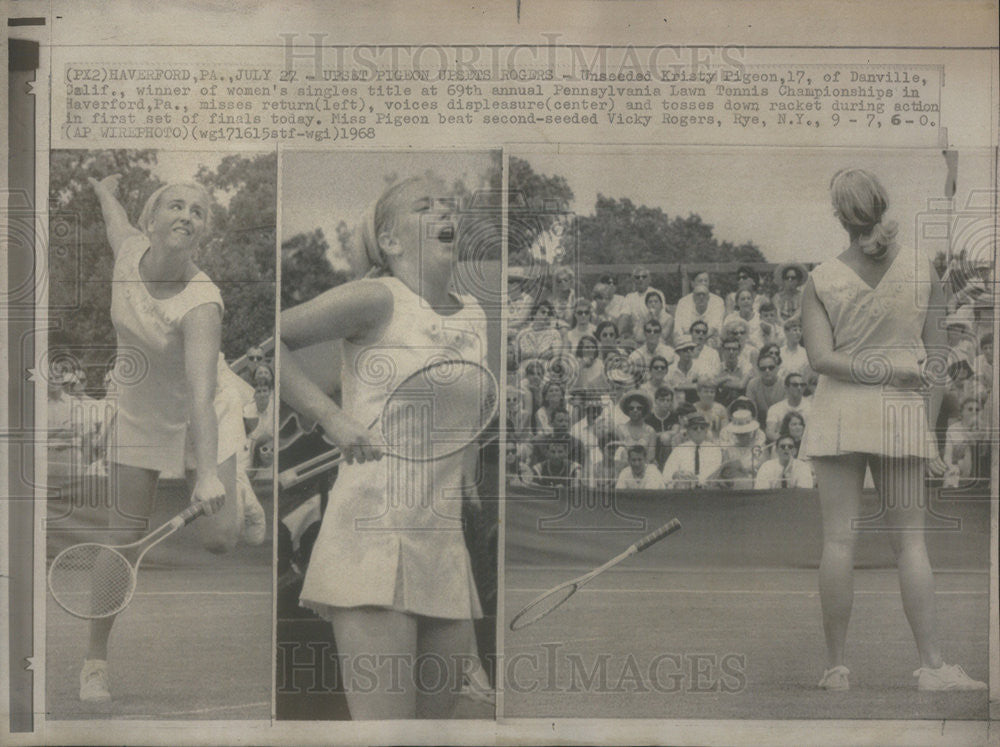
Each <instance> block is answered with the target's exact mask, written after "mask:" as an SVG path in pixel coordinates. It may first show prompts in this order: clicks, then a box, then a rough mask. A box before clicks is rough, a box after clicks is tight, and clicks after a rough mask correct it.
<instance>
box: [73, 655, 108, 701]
mask: <svg viewBox="0 0 1000 747" xmlns="http://www.w3.org/2000/svg"><path fill="white" fill-rule="evenodd" d="M80 700H82V701H83V702H84V703H107V702H109V701H110V700H111V691H110V690H109V689H108V663H107V662H106V661H104V660H103V659H84V660H83V669H82V670H81V671H80Z"/></svg>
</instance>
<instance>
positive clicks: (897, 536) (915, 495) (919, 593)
mask: <svg viewBox="0 0 1000 747" xmlns="http://www.w3.org/2000/svg"><path fill="white" fill-rule="evenodd" d="M872 477H873V478H874V480H875V485H876V486H877V487H878V489H879V493H880V494H881V496H882V504H883V508H884V510H885V513H884V518H885V525H886V530H887V531H888V533H889V541H890V543H891V545H892V551H893V553H894V554H895V556H896V565H897V567H898V568H899V590H900V592H901V594H902V597H903V611H904V612H905V613H906V619H907V621H908V622H909V623H910V628H911V629H912V630H913V637H914V638H915V639H916V642H917V652H918V654H919V655H920V666H921V667H928V668H930V669H937V668H938V667H940V666H941V664H942V663H943V662H942V660H941V651H940V649H939V648H938V642H937V628H936V608H935V603H934V575H933V572H932V571H931V564H930V560H929V559H928V557H927V545H926V543H925V542H924V520H925V511H926V507H927V493H926V490H927V489H926V487H925V485H924V464H923V462H922V460H919V459H889V458H879V457H876V458H874V459H872Z"/></svg>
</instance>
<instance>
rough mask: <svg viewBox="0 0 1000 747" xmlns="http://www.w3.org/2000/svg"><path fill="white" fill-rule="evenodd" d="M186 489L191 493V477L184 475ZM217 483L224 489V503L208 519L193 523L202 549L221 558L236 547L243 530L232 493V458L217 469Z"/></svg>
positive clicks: (233, 462) (235, 493)
mask: <svg viewBox="0 0 1000 747" xmlns="http://www.w3.org/2000/svg"><path fill="white" fill-rule="evenodd" d="M187 480H188V489H189V490H194V483H195V473H194V472H190V471H189V472H188V473H187ZM219 480H221V481H222V484H223V486H225V488H226V500H225V502H224V503H223V504H222V507H221V508H220V509H219V510H218V511H216V512H215V513H214V514H212V515H211V516H204V517H202V518H201V519H199V520H198V521H196V522H195V526H196V527H197V529H196V531H197V533H198V537H199V539H200V540H201V544H202V546H203V547H204V548H205V549H206V550H208V551H209V552H213V553H217V554H222V553H226V552H229V551H230V550H232V549H233V548H234V547H236V543H237V541H239V538H240V532H241V531H242V529H243V511H242V510H241V508H240V501H239V496H238V494H237V492H236V490H237V486H236V455H235V454H233V455H232V456H230V457H229V458H228V459H226V460H225V461H224V462H222V464H220V465H219Z"/></svg>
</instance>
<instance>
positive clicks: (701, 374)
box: [691, 319, 722, 382]
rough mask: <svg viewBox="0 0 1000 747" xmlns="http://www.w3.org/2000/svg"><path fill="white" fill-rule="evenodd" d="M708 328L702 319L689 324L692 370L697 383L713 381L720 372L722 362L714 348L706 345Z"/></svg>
mask: <svg viewBox="0 0 1000 747" xmlns="http://www.w3.org/2000/svg"><path fill="white" fill-rule="evenodd" d="M709 334H710V328H709V326H708V323H707V322H705V320H704V319H698V320H696V321H695V322H693V323H692V324H691V339H692V340H693V341H694V344H695V348H694V368H695V375H696V377H697V378H698V380H699V381H704V380H711V381H713V382H714V381H715V380H716V379H717V378H718V377H719V372H720V371H721V370H722V361H721V360H720V359H719V354H718V352H716V350H715V348H713V347H712V346H711V345H709V344H708V338H709Z"/></svg>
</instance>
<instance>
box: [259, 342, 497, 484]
mask: <svg viewBox="0 0 1000 747" xmlns="http://www.w3.org/2000/svg"><path fill="white" fill-rule="evenodd" d="M498 390H499V387H498V385H497V380H496V377H495V376H494V375H493V373H492V372H491V371H490V370H489V369H487V368H485V367H484V366H481V365H479V364H478V363H473V362H472V361H466V360H452V359H447V360H439V361H435V362H434V363H431V364H430V365H427V366H424V367H423V368H420V369H418V370H416V371H414V372H413V373H412V374H410V375H409V376H407V377H406V378H405V379H403V380H402V381H401V382H400V383H399V384H398V385H397V386H396V387H395V388H394V389H393V390H392V391H391V392H390V393H389V396H388V398H387V399H386V402H385V404H384V405H383V407H382V412H381V414H380V415H379V416H378V417H377V418H376V419H375V420H374V421H373V422H372V424H371V426H370V428H371V429H375V428H378V431H379V433H380V435H381V445H382V447H383V450H384V452H385V454H386V456H390V457H395V458H396V459H403V460H405V461H410V462H433V461H436V460H438V459H444V458H445V457H448V456H451V455H452V454H456V453H458V452H459V451H461V450H462V449H464V448H465V447H466V446H468V445H469V444H471V443H472V442H474V441H475V440H476V439H478V438H479V436H480V435H482V433H483V431H484V430H485V429H486V428H487V426H489V424H490V422H491V421H492V420H493V419H494V417H496V414H497V407H498V403H499V392H498ZM343 460H344V457H343V455H342V454H341V453H340V450H339V449H336V448H333V449H330V450H329V451H327V452H325V453H323V454H320V455H318V456H315V457H313V458H312V459H307V460H306V461H304V462H302V463H301V464H298V465H296V466H294V467H291V468H289V469H287V470H285V471H283V472H281V473H280V474H279V475H278V482H279V484H280V485H281V487H283V488H286V489H287V488H291V487H294V486H295V485H298V484H299V483H301V482H303V481H304V480H308V479H310V478H312V477H315V476H316V475H319V474H322V473H323V472H326V471H327V470H330V469H332V468H333V467H335V466H336V465H338V464H340V463H341V462H342V461H343Z"/></svg>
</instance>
